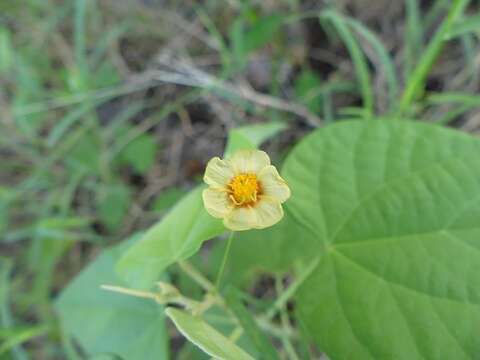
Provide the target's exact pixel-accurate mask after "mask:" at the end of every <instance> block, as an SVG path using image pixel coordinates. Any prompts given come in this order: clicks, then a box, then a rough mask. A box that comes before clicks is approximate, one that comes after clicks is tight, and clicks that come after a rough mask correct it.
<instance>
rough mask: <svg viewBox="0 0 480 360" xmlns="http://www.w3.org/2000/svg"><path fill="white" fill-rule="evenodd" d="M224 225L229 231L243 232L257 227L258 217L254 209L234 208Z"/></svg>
mask: <svg viewBox="0 0 480 360" xmlns="http://www.w3.org/2000/svg"><path fill="white" fill-rule="evenodd" d="M223 224H224V225H225V227H226V228H227V229H230V230H233V231H243V230H249V229H253V228H255V227H256V225H257V215H256V213H255V210H254V208H250V207H241V208H234V209H233V210H232V211H231V212H230V213H229V214H228V215H227V216H226V217H225V218H224V219H223Z"/></svg>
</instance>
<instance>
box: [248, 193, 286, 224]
mask: <svg viewBox="0 0 480 360" xmlns="http://www.w3.org/2000/svg"><path fill="white" fill-rule="evenodd" d="M253 210H254V211H255V214H256V217H257V224H256V226H255V228H256V229H263V228H266V227H270V226H272V225H274V224H276V223H277V222H279V221H280V220H281V219H282V218H283V208H282V205H281V204H280V202H279V201H277V200H276V199H274V198H270V197H267V196H263V197H262V198H261V199H260V201H259V202H258V203H257V205H256V206H255V207H254V208H253Z"/></svg>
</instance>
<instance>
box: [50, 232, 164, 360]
mask: <svg viewBox="0 0 480 360" xmlns="http://www.w3.org/2000/svg"><path fill="white" fill-rule="evenodd" d="M137 237H138V236H137ZM131 241H135V239H132V240H130V241H129V242H125V243H122V244H121V245H117V246H115V247H113V248H110V249H108V250H105V251H104V252H103V253H102V254H101V255H100V256H98V257H97V258H96V259H95V260H94V261H93V262H92V263H91V264H90V265H89V266H88V267H87V268H86V269H84V270H83V271H82V272H81V273H80V274H79V275H78V276H77V277H76V278H75V279H74V280H73V281H72V282H71V283H70V284H69V285H68V286H67V288H65V289H64V290H63V291H62V293H61V295H60V297H59V298H58V299H57V301H56V304H55V308H56V310H57V313H58V315H59V316H60V320H61V323H62V327H63V329H64V330H65V331H66V332H67V333H68V334H69V335H72V336H74V337H75V339H76V340H77V341H78V342H79V344H80V345H81V346H82V347H83V349H84V350H85V351H86V353H87V354H88V355H89V356H94V355H101V354H114V355H116V356H118V357H121V358H123V359H145V360H148V359H168V335H167V331H166V328H165V323H164V315H163V313H162V308H161V306H159V305H157V304H155V303H153V302H151V301H148V300H144V299H138V298H135V297H131V296H126V295H123V294H118V293H113V292H109V291H106V290H102V289H100V285H104V284H107V285H108V284H115V285H119V284H120V285H122V282H121V280H120V279H119V278H118V277H117V276H116V275H115V272H114V265H115V262H116V261H117V259H118V257H119V256H120V254H121V253H122V252H123V250H124V249H125V247H126V246H129V245H130V242H131Z"/></svg>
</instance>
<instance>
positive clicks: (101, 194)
mask: <svg viewBox="0 0 480 360" xmlns="http://www.w3.org/2000/svg"><path fill="white" fill-rule="evenodd" d="M130 200H131V193H130V189H129V188H128V186H126V185H124V184H121V183H118V184H109V185H105V186H102V187H100V189H99V191H98V193H97V198H96V202H97V207H98V213H99V216H100V219H101V220H102V222H103V223H104V224H105V225H106V226H107V227H108V228H109V229H110V230H115V229H117V228H119V227H120V225H121V224H122V221H123V219H124V218H125V215H126V214H127V211H128V208H129V207H130Z"/></svg>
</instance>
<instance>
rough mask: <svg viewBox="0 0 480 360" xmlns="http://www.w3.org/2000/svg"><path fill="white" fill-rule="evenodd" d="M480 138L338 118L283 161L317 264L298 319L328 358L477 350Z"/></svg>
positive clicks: (294, 209) (462, 355) (452, 354)
mask: <svg viewBox="0 0 480 360" xmlns="http://www.w3.org/2000/svg"><path fill="white" fill-rule="evenodd" d="M479 152H480V141H479V140H477V139H475V138H474V137H471V136H468V135H466V134H462V133H460V132H456V131H452V130H449V129H445V128H442V127H439V126H434V125H427V124H420V123H413V122H409V121H394V120H388V121H387V120H386V119H385V120H383V121H378V120H377V121H365V122H359V121H356V122H349V121H347V122H341V123H339V124H337V125H333V126H330V127H326V128H324V129H320V130H318V131H315V132H314V133H312V134H311V135H310V136H308V137H307V138H306V139H305V140H303V141H302V142H301V143H300V145H298V146H297V147H296V148H295V149H294V151H293V152H292V153H291V155H290V157H289V158H288V159H287V161H286V164H285V167H284V171H283V175H284V177H285V178H286V180H287V182H289V184H290V186H291V188H292V198H291V200H290V201H289V202H287V206H288V208H289V211H291V213H292V216H293V217H295V218H296V219H297V221H298V222H300V223H301V224H302V225H303V228H304V231H305V232H311V233H312V234H315V237H316V246H317V251H316V253H315V254H312V256H320V262H319V264H318V266H317V267H316V269H315V270H314V271H313V272H312V274H311V275H310V276H309V277H308V278H307V280H306V281H305V282H304V284H303V285H302V286H301V287H300V289H299V292H298V294H297V299H296V300H297V306H298V315H299V319H300V322H301V323H302V324H303V325H304V327H305V328H306V329H307V331H308V333H309V334H310V336H312V338H314V339H315V340H316V341H317V342H318V344H319V345H320V347H321V349H322V350H324V351H325V352H326V353H327V354H328V356H329V357H330V358H331V359H345V358H351V357H354V358H355V359H386V358H391V357H392V356H394V357H395V359H438V358H446V359H471V358H475V357H476V356H477V355H478V353H479V352H480V342H479V341H478V336H477V335H476V334H478V333H479V332H480V277H479V276H478V272H479V271H480V243H479V241H478V239H479V237H480V225H479V222H478V218H479V217H480V158H479V157H478V156H475V154H478V153H479Z"/></svg>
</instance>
